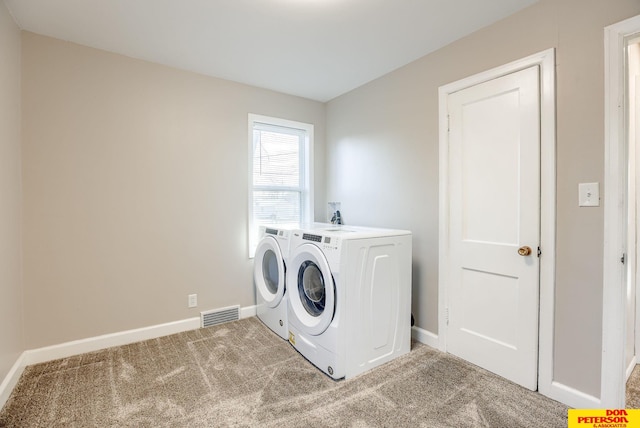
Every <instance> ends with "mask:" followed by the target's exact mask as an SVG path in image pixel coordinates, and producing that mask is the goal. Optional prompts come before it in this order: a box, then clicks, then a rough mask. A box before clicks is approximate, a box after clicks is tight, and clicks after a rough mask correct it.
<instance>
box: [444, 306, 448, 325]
mask: <svg viewBox="0 0 640 428" xmlns="http://www.w3.org/2000/svg"><path fill="white" fill-rule="evenodd" d="M444 321H445V323H446V324H447V325H449V308H444Z"/></svg>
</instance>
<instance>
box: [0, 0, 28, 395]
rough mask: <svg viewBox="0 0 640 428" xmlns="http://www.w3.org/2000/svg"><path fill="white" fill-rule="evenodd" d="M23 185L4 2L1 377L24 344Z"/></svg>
mask: <svg viewBox="0 0 640 428" xmlns="http://www.w3.org/2000/svg"><path fill="white" fill-rule="evenodd" d="M21 198H22V196H21V188H20V30H19V29H18V27H17V26H16V24H15V23H14V22H13V19H12V18H11V15H10V14H9V12H8V11H7V9H6V7H5V5H4V2H0V383H1V382H2V380H3V379H4V378H5V376H6V375H7V373H8V372H9V370H10V369H11V366H13V364H14V363H15V362H16V360H17V359H18V356H19V355H20V353H22V351H23V350H24V337H23V328H22V318H23V316H22V273H21V236H20V234H21V222H22V221H21V203H22V202H21V200H22V199H21Z"/></svg>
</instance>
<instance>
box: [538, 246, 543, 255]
mask: <svg viewBox="0 0 640 428" xmlns="http://www.w3.org/2000/svg"><path fill="white" fill-rule="evenodd" d="M541 255H542V250H541V249H540V247H538V257H540V256H541Z"/></svg>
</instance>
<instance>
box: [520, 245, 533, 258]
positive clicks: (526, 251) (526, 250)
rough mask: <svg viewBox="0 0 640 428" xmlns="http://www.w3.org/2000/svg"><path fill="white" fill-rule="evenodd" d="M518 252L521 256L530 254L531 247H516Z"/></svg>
mask: <svg viewBox="0 0 640 428" xmlns="http://www.w3.org/2000/svg"><path fill="white" fill-rule="evenodd" d="M518 254H520V255H521V256H523V257H524V256H528V255H530V254H531V247H527V246H526V245H525V246H524V247H520V248H518Z"/></svg>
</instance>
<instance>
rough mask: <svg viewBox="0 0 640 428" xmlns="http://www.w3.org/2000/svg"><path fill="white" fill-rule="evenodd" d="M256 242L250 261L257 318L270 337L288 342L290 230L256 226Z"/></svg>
mask: <svg viewBox="0 0 640 428" xmlns="http://www.w3.org/2000/svg"><path fill="white" fill-rule="evenodd" d="M259 231H260V232H259V233H260V241H259V242H258V246H257V247H256V253H255V258H254V260H253V282H254V284H255V289H256V313H257V316H258V318H259V319H260V320H261V321H262V322H263V323H264V324H265V325H266V326H267V327H269V328H270V329H271V330H272V331H273V332H274V333H276V334H277V335H279V336H280V337H282V338H283V339H285V340H287V339H288V331H289V330H288V323H287V300H288V297H287V287H286V266H287V262H288V257H289V238H290V235H291V230H290V229H289V228H286V227H283V226H273V227H272V226H260V229H259Z"/></svg>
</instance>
